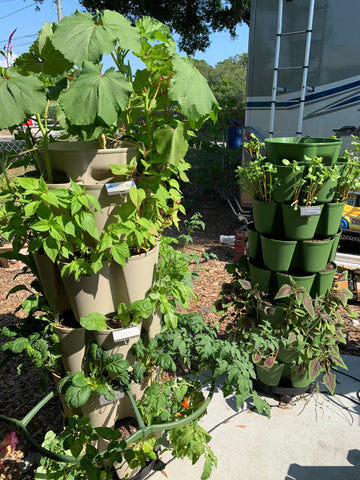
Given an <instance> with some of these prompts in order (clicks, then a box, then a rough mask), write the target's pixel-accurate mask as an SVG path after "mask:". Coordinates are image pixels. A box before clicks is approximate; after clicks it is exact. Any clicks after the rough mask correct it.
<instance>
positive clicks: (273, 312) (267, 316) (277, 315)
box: [258, 304, 284, 328]
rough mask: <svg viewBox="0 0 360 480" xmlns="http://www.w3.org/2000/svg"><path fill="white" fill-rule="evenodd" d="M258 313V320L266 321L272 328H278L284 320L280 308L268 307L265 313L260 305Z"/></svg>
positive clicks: (282, 311)
mask: <svg viewBox="0 0 360 480" xmlns="http://www.w3.org/2000/svg"><path fill="white" fill-rule="evenodd" d="M258 312H259V318H260V320H262V321H265V320H266V321H267V322H269V323H270V324H271V325H272V327H274V328H279V327H280V326H281V323H282V321H283V320H284V310H283V309H282V308H280V307H270V308H269V309H268V310H267V311H266V313H265V312H264V309H263V307H262V305H261V304H260V305H259V308H258Z"/></svg>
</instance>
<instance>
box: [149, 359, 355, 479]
mask: <svg viewBox="0 0 360 480" xmlns="http://www.w3.org/2000/svg"><path fill="white" fill-rule="evenodd" d="M343 358H344V361H345V363H346V364H347V366H348V370H346V371H343V372H344V373H346V374H347V375H343V374H341V373H338V374H337V382H338V385H337V387H336V392H337V393H336V395H335V396H333V397H332V396H329V395H327V394H324V393H321V392H323V391H324V392H325V391H326V388H325V387H324V386H323V385H322V384H320V388H319V390H320V391H319V392H314V393H312V394H308V395H306V396H304V397H302V398H297V399H295V401H293V402H292V403H291V404H282V405H280V403H279V401H278V400H276V399H274V398H269V397H266V398H267V400H268V402H269V403H270V405H271V418H270V419H268V418H267V417H266V416H265V415H258V414H257V413H254V412H252V411H251V410H249V409H248V408H244V409H242V410H240V411H236V409H235V400H234V398H232V397H230V398H226V399H224V398H223V396H222V393H221V392H220V391H218V392H216V393H215V395H214V398H213V400H212V401H211V403H210V406H209V408H208V414H207V415H206V416H205V417H204V418H203V419H202V421H201V425H202V426H203V427H204V428H205V429H206V430H207V431H209V432H210V434H211V435H212V440H211V442H210V446H211V448H212V450H213V451H214V453H215V455H216V456H217V458H218V467H217V469H213V472H212V474H211V477H210V479H211V480H240V479H241V480H260V479H261V480H359V479H360V399H359V398H358V397H357V393H356V392H357V391H358V390H359V389H360V357H355V356H343ZM348 375H350V376H348ZM351 377H354V378H351ZM355 402H357V403H355ZM170 458H171V457H170V455H169V454H168V453H164V454H163V455H162V456H161V460H162V461H163V462H165V463H166V465H165V468H164V469H163V470H162V471H157V472H151V473H150V474H149V475H148V476H147V477H146V478H147V479H151V480H164V479H165V478H167V479H168V480H184V479H187V480H198V479H199V480H200V478H201V474H202V468H203V462H202V461H199V462H198V463H197V464H195V465H192V464H191V462H190V461H188V460H180V459H173V460H169V459H170ZM167 462H168V463H167Z"/></svg>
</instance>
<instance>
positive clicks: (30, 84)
mask: <svg viewBox="0 0 360 480" xmlns="http://www.w3.org/2000/svg"><path fill="white" fill-rule="evenodd" d="M1 74H2V75H1ZM0 105H1V108H0V129H1V128H8V127H13V126H16V125H19V124H20V123H22V122H24V121H25V120H26V119H27V118H28V117H30V116H31V115H34V114H36V113H42V112H44V111H45V107H46V93H45V87H44V85H43V84H42V83H41V82H40V80H38V79H37V78H36V77H35V76H34V75H28V76H27V77H23V76H22V75H20V74H19V73H18V72H17V71H16V70H15V69H14V68H8V69H4V70H2V69H1V68H0Z"/></svg>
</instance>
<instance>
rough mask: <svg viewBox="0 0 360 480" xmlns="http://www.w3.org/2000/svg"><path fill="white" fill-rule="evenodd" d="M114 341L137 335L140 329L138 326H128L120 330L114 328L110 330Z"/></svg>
mask: <svg viewBox="0 0 360 480" xmlns="http://www.w3.org/2000/svg"><path fill="white" fill-rule="evenodd" d="M112 335H113V340H114V342H115V343H116V342H121V341H122V340H126V339H127V338H132V337H139V336H140V330H139V327H130V328H122V329H120V330H114V331H113V332H112Z"/></svg>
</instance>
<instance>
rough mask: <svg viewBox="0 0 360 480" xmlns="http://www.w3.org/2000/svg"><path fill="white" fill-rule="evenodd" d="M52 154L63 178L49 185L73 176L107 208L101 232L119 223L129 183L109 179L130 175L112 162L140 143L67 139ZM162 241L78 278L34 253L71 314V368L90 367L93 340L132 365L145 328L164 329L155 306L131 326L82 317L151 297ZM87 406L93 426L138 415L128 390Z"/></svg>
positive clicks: (45, 280) (58, 329) (63, 344)
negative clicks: (97, 327) (100, 324)
mask: <svg viewBox="0 0 360 480" xmlns="http://www.w3.org/2000/svg"><path fill="white" fill-rule="evenodd" d="M40 153H41V155H40V168H42V169H43V170H44V169H45V167H44V157H43V154H42V152H40ZM50 153H51V157H52V158H51V160H52V161H51V166H52V173H53V177H54V180H55V182H57V183H53V184H48V188H49V189H50V190H53V189H56V188H63V189H69V190H71V189H72V186H71V183H69V180H70V178H72V179H73V180H75V182H76V183H78V184H80V185H81V186H82V187H84V188H85V190H86V192H87V193H90V194H91V195H93V196H94V197H95V198H96V199H97V201H98V202H99V204H100V207H101V210H100V211H96V210H95V209H94V211H93V213H94V215H95V223H96V227H97V229H98V230H99V231H100V232H101V231H103V230H104V229H105V228H106V227H107V225H108V224H109V223H114V222H115V221H116V218H115V217H114V213H117V210H118V208H119V207H120V205H122V204H123V202H125V201H127V200H128V196H129V195H128V188H127V189H126V188H125V189H124V191H121V192H120V193H119V194H118V195H110V194H109V191H108V186H109V185H108V184H113V182H119V184H120V185H124V187H126V186H127V184H128V183H129V182H128V178H126V177H124V176H114V175H113V174H112V171H111V167H110V165H114V164H115V165H116V164H119V165H125V164H127V163H129V162H130V160H131V159H132V158H134V157H136V156H138V154H139V153H138V148H137V147H136V145H134V144H132V143H129V144H127V143H125V142H124V148H116V149H108V150H98V149H97V142H61V143H57V144H51V145H50ZM60 182H63V183H60ZM125 184H126V185H125ZM59 213H61V211H59ZM159 246H160V244H159V242H157V243H156V245H155V247H154V248H152V249H150V250H149V251H147V252H145V253H141V254H139V255H133V256H131V257H130V258H128V259H127V260H126V263H125V265H124V266H122V265H118V264H117V263H115V262H114V263H112V264H107V263H105V264H104V266H103V267H102V268H101V269H100V270H99V271H98V272H97V273H96V274H95V273H92V274H91V275H82V276H80V278H79V279H75V277H74V275H70V276H64V277H63V278H62V277H61V275H60V271H61V268H62V266H63V265H59V266H57V265H56V264H54V263H53V262H52V261H51V260H50V258H49V257H47V256H46V255H38V254H36V255H34V261H35V265H36V268H37V271H38V276H39V279H40V281H41V284H42V285H43V290H44V294H45V296H46V298H47V301H48V303H49V304H50V305H51V306H52V307H53V308H56V309H57V310H58V311H59V313H60V314H62V316H63V317H64V319H66V320H63V321H64V323H66V324H67V325H68V324H69V325H71V327H70V326H64V325H59V326H57V325H56V326H54V332H55V333H56V335H57V336H58V339H59V345H60V351H61V353H62V357H61V360H62V364H63V367H64V370H65V372H71V373H76V372H85V370H86V368H87V366H86V361H85V357H86V351H87V347H88V345H90V343H92V342H96V343H97V344H98V346H100V347H101V348H103V349H104V350H106V351H107V352H108V354H109V355H112V354H115V353H120V354H122V355H123V358H124V359H126V360H127V361H128V362H129V364H130V365H132V364H133V363H134V362H135V357H134V355H133V354H132V351H131V349H132V346H133V345H134V343H136V342H137V341H138V339H139V338H140V335H141V333H142V331H144V332H146V334H147V335H148V337H149V338H151V337H154V336H155V335H156V334H158V333H160V331H161V321H162V315H161V313H160V312H158V311H154V312H153V314H152V315H151V316H150V317H149V318H148V319H143V322H141V323H140V324H139V325H132V326H130V327H125V328H119V329H112V330H110V329H109V330H104V331H100V332H98V331H88V330H85V329H84V328H82V327H81V325H80V320H81V318H82V317H85V316H87V315H89V314H91V313H93V312H97V313H100V314H103V315H106V316H108V317H111V315H112V314H113V313H114V312H116V311H117V308H118V306H119V304H120V303H124V304H125V305H126V306H129V305H130V304H131V303H133V302H135V301H137V300H141V299H143V298H145V296H146V294H147V292H148V291H149V289H150V288H151V287H152V286H153V284H154V282H155V277H156V268H157V262H158V258H159ZM143 323H144V325H143ZM143 327H144V328H143ZM143 390H144V389H141V391H139V385H138V384H132V385H131V392H132V394H133V397H134V398H135V400H137V399H139V398H140V397H141V395H142V393H143ZM139 392H140V393H139ZM81 411H82V413H83V415H85V416H88V417H90V423H91V425H93V426H106V427H109V428H113V427H114V424H115V421H117V420H121V419H123V418H125V417H128V416H135V415H134V410H133V408H132V405H131V402H130V400H129V398H128V396H127V395H126V394H125V393H124V392H122V391H119V392H117V398H116V400H114V401H111V402H107V401H105V400H104V399H103V398H101V396H99V395H98V394H97V393H94V392H93V393H92V395H91V397H90V399H89V401H88V402H87V403H86V404H85V405H83V406H82V407H81ZM63 414H64V416H65V417H67V416H69V415H72V414H73V412H72V411H71V410H70V409H69V408H67V407H66V404H64V405H63Z"/></svg>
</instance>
